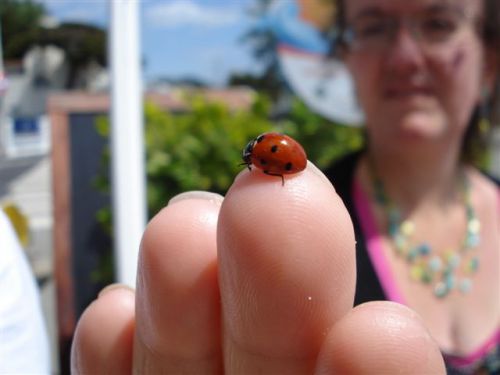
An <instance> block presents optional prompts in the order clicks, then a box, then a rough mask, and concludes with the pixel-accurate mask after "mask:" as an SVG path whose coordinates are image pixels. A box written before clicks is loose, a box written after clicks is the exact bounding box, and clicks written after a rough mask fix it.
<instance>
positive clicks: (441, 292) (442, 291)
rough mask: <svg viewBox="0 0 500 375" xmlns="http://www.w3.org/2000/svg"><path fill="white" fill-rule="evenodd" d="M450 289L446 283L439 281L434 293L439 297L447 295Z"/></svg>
mask: <svg viewBox="0 0 500 375" xmlns="http://www.w3.org/2000/svg"><path fill="white" fill-rule="evenodd" d="M448 292H449V291H448V289H446V284H445V283H443V282H439V283H437V284H436V285H435V286H434V295H435V296H436V297H438V298H443V297H446V295H447V294H448Z"/></svg>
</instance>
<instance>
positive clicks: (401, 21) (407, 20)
mask: <svg viewBox="0 0 500 375" xmlns="http://www.w3.org/2000/svg"><path fill="white" fill-rule="evenodd" d="M446 10H447V11H449V10H451V11H454V12H455V13H456V14H458V15H459V18H460V20H459V23H460V25H458V26H457V27H456V30H453V31H452V32H451V33H450V35H447V36H443V38H442V39H440V40H438V38H436V39H435V40H429V41H425V37H424V36H422V34H423V32H422V31H421V30H419V29H422V26H419V24H418V22H419V21H420V19H421V18H422V19H424V18H425V17H433V15H431V14H429V12H428V11H427V12H422V14H421V17H414V16H406V17H394V16H387V15H384V14H383V13H382V14H381V16H380V18H381V20H380V21H384V22H386V23H387V22H388V21H389V22H390V24H389V28H388V29H387V30H386V33H388V34H387V35H382V36H380V37H381V38H382V39H384V38H385V40H383V41H382V40H380V41H379V42H381V43H380V47H377V48H373V46H372V47H371V48H363V47H360V46H357V47H356V46H355V43H356V42H355V38H356V36H355V33H356V32H355V31H354V28H353V25H352V21H351V22H349V21H346V23H345V26H344V27H343V28H342V30H339V29H337V30H335V31H334V38H335V39H336V40H337V42H338V43H340V44H341V45H342V46H344V47H347V48H348V49H349V50H351V51H380V52H382V51H385V50H387V48H389V47H391V46H392V45H393V43H394V41H395V40H396V39H397V37H398V34H399V33H400V32H401V30H402V27H403V26H404V27H405V28H406V30H407V31H408V32H409V33H410V35H411V36H412V37H413V39H414V40H415V41H416V42H417V43H423V44H428V45H432V44H437V45H442V44H444V43H446V42H448V41H450V40H451V39H453V38H454V37H455V36H457V35H459V34H460V31H463V30H465V28H464V27H463V26H464V25H466V24H467V23H469V24H472V25H473V26H474V27H475V29H476V31H479V32H480V30H481V29H482V27H483V26H482V25H483V18H482V17H474V16H473V15H471V14H469V13H468V12H466V11H465V10H464V9H462V8H460V7H448V8H447V9H446ZM377 16H378V15H377ZM421 24H423V22H422V23H421ZM385 26H387V25H385Z"/></svg>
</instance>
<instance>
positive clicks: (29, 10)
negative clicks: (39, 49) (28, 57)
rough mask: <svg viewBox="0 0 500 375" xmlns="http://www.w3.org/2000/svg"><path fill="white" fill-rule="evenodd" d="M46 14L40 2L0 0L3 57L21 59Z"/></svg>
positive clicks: (36, 35)
mask: <svg viewBox="0 0 500 375" xmlns="http://www.w3.org/2000/svg"><path fill="white" fill-rule="evenodd" d="M45 15H46V10H45V8H44V6H43V5H42V4H39V3H34V2H33V1H31V0H1V1H0V26H1V28H2V46H3V55H4V58H5V59H21V58H22V57H23V56H24V54H25V53H26V51H27V50H28V49H29V48H30V47H31V46H32V45H33V43H34V41H35V40H36V39H37V37H38V33H39V31H40V21H41V20H42V18H43V17H44V16H45Z"/></svg>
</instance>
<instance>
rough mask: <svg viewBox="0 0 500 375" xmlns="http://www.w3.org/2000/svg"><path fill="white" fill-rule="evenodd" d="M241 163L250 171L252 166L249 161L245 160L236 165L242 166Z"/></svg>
mask: <svg viewBox="0 0 500 375" xmlns="http://www.w3.org/2000/svg"><path fill="white" fill-rule="evenodd" d="M242 165H246V166H247V168H248V170H249V171H250V172H251V171H252V167H251V164H250V163H246V162H243V163H240V164H238V166H242Z"/></svg>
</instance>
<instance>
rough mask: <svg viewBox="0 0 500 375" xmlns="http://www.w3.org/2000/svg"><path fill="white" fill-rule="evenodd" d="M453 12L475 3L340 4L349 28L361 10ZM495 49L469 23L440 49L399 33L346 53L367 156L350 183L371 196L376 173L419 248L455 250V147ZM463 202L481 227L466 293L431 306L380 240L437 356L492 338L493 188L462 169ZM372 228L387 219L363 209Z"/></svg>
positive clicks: (460, 232) (496, 296)
mask: <svg viewBox="0 0 500 375" xmlns="http://www.w3.org/2000/svg"><path fill="white" fill-rule="evenodd" d="M443 3H449V4H452V5H454V6H458V7H461V8H462V9H463V10H464V11H465V12H466V13H467V14H469V16H470V17H471V20H475V19H477V18H478V17H480V16H481V15H482V7H481V4H482V2H481V1H470V0H454V1H451V2H450V1H437V0H418V1H417V0H415V1H411V2H408V1H404V0H356V1H348V2H347V3H346V17H347V19H348V20H354V19H356V17H359V15H360V14H361V13H362V12H364V11H366V10H367V9H376V10H377V11H378V12H381V13H383V14H385V15H388V16H393V17H398V18H404V17H407V16H409V15H410V14H414V13H418V12H423V11H425V10H426V9H428V8H429V7H431V6H432V5H434V4H443ZM493 57H494V51H488V50H486V49H485V48H484V45H483V43H482V41H481V39H480V38H479V37H478V35H477V32H476V30H475V28H474V26H473V21H471V22H470V23H469V25H468V27H465V28H464V29H463V31H462V32H461V33H460V34H459V35H458V36H457V37H456V38H455V39H453V40H452V41H450V42H448V43H446V45H440V46H439V48H433V47H428V46H427V47H426V46H422V45H421V44H420V43H419V41H418V40H417V39H416V38H414V37H413V35H412V34H411V33H410V32H409V30H408V29H407V28H406V27H402V28H400V30H399V33H398V34H397V37H396V40H395V41H394V43H393V44H392V45H390V46H389V47H388V48H387V49H386V50H383V51H366V50H365V51H351V52H348V53H347V54H346V55H345V61H346V63H347V66H348V67H349V69H350V70H351V72H352V75H353V77H355V81H356V82H355V83H356V88H357V93H358V97H359V101H360V103H361V105H362V107H363V108H364V109H365V112H366V118H367V124H366V125H367V126H366V130H367V133H368V142H369V148H368V149H369V152H368V155H367V157H366V158H364V159H363V160H362V161H361V162H360V163H359V166H358V169H357V171H356V176H357V178H358V180H359V181H360V183H361V185H362V186H363V188H364V190H365V191H366V192H368V194H372V195H373V194H374V193H373V188H372V185H373V184H372V178H371V176H370V172H369V169H370V168H369V166H368V165H369V163H368V160H370V163H372V164H373V165H374V166H375V170H376V171H377V174H379V176H380V178H381V179H382V181H383V183H384V187H385V190H386V191H387V193H388V195H389V196H390V197H391V200H392V201H393V202H395V203H396V205H397V207H399V208H400V210H401V212H402V215H403V216H404V217H405V218H409V219H410V220H412V221H413V223H415V227H416V228H417V230H416V232H415V234H414V237H413V238H414V243H422V242H427V243H429V244H430V245H431V247H432V249H433V252H437V253H439V252H444V251H446V250H447V249H457V248H460V246H461V241H462V240H463V236H464V228H465V226H466V219H465V215H464V208H463V199H462V198H461V195H460V190H459V185H458V184H457V178H458V176H459V173H460V169H461V168H462V165H461V162H460V151H461V144H462V140H463V137H464V133H465V130H466V127H467V126H468V121H469V118H470V115H471V113H472V111H473V108H474V107H475V106H476V105H477V104H478V103H479V102H480V100H481V99H482V98H481V93H482V91H483V89H485V88H486V89H488V88H490V87H491V84H492V82H494V78H495V76H496V74H497V72H496V71H494V70H493V67H494V64H493V63H491V60H492V59H493ZM465 171H466V172H465V173H467V175H468V178H469V180H470V182H471V186H472V204H473V206H474V209H475V211H476V214H477V216H478V218H479V220H480V222H481V225H482V227H481V228H482V229H481V243H480V245H479V246H478V247H477V249H476V251H475V253H476V254H478V255H479V261H480V264H481V269H480V271H479V272H478V274H477V275H476V276H475V277H474V281H473V282H474V286H473V288H474V289H473V293H470V294H469V295H467V296H466V297H464V296H462V295H460V294H459V293H454V294H453V295H450V296H449V297H447V298H446V299H444V300H442V301H439V302H438V303H436V299H435V298H434V296H433V295H432V292H431V291H430V288H429V287H426V286H424V285H422V284H420V283H416V282H413V281H412V280H411V279H410V278H409V277H408V275H409V266H408V263H407V262H406V261H404V260H402V259H401V257H398V256H397V255H396V254H395V252H394V249H393V248H392V242H391V239H390V238H388V236H387V235H382V240H383V244H384V247H383V250H384V257H385V259H386V260H387V263H388V268H389V272H390V274H391V276H392V277H393V278H394V279H395V282H396V285H397V286H398V289H399V291H400V293H401V294H402V296H403V298H404V300H405V304H407V305H408V306H410V307H412V308H413V309H414V310H415V311H417V312H418V313H419V314H420V315H421V316H422V317H423V319H424V321H425V324H426V326H427V327H428V328H429V330H430V332H431V334H432V335H433V337H434V338H435V339H436V340H437V342H438V343H439V346H440V348H441V349H442V350H443V351H445V352H447V353H453V354H455V355H468V354H470V353H471V352H473V351H474V350H476V349H477V348H478V347H480V346H481V344H482V343H484V342H485V341H486V340H487V339H489V338H490V337H491V335H492V334H493V333H494V332H495V330H496V329H497V327H498V324H499V322H500V276H499V275H500V272H499V270H500V253H499V252H498V243H500V218H499V215H498V204H497V199H498V198H497V196H498V191H497V187H496V186H494V185H493V183H492V182H490V181H489V180H488V179H486V178H485V177H484V176H482V175H481V174H480V173H479V172H478V171H477V170H475V169H474V168H466V169H465ZM371 209H372V211H373V212H374V213H375V217H376V220H377V223H379V225H381V226H383V225H385V224H384V223H385V221H386V213H385V212H384V211H383V210H382V209H381V207H380V206H379V205H377V204H376V203H375V202H372V205H371Z"/></svg>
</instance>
